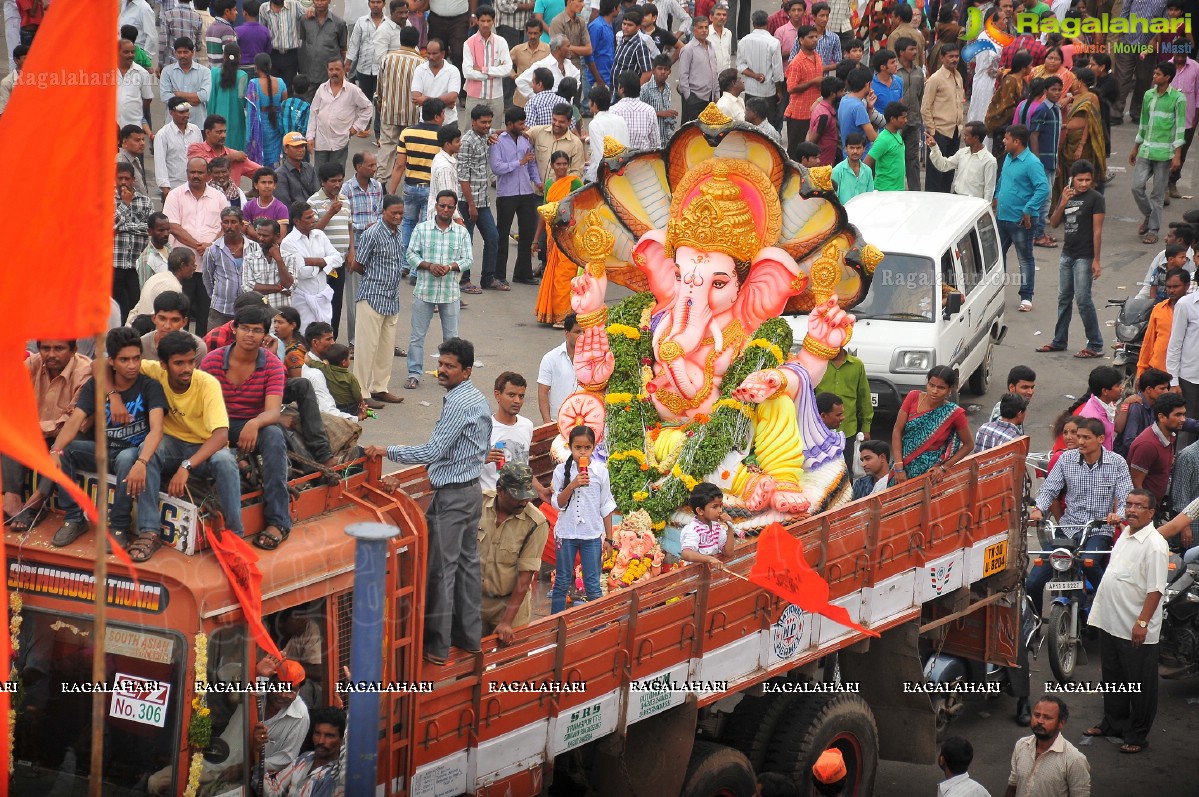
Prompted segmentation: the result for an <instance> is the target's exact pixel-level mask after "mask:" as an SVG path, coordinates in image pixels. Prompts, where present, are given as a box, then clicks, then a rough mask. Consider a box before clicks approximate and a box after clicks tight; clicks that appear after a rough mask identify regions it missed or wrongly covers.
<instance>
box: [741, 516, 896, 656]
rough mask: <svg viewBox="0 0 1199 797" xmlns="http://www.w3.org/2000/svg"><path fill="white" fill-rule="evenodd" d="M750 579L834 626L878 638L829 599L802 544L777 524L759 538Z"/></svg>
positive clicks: (826, 589)
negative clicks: (836, 624)
mask: <svg viewBox="0 0 1199 797" xmlns="http://www.w3.org/2000/svg"><path fill="white" fill-rule="evenodd" d="M749 580H750V581H751V582H753V583H754V584H757V585H758V586H759V587H761V588H762V589H764V590H766V591H767V592H773V593H774V594H775V595H778V596H779V597H780V598H783V599H785V600H788V601H790V602H791V603H794V604H795V605H796V606H798V607H799V608H801V609H803V610H804V611H805V612H812V613H813V614H819V615H822V616H824V617H827V618H828V619H830V620H832V621H833V622H835V623H840V624H841V625H843V626H846V627H848V628H852V629H853V630H855V631H861V632H862V633H863V634H869V635H870V636H878V632H877V631H871V630H870V629H869V628H863V627H862V626H860V625H858V624H857V623H855V622H854V621H853V620H851V619H850V617H849V612H847V611H845V609H844V608H842V607H840V606H834V605H833V604H831V603H829V600H828V594H829V590H828V584H827V583H826V582H825V580H824V579H823V578H821V577H820V574H819V573H817V572H816V571H815V570H813V569H812V568H811V567H810V566H809V565H808V562H807V560H806V559H804V555H803V545H802V544H801V543H800V541H799V540H797V539H796V538H795V537H792V536H791V535H790V534H788V533H787V530H786V529H784V528H783V527H782V526H781V525H780V524H778V523H771V524H770V525H769V526H767V527H766V528H764V529H762V533H761V534H760V535H759V536H758V553H757V556H756V557H755V559H754V566H753V569H752V570H750V571H749Z"/></svg>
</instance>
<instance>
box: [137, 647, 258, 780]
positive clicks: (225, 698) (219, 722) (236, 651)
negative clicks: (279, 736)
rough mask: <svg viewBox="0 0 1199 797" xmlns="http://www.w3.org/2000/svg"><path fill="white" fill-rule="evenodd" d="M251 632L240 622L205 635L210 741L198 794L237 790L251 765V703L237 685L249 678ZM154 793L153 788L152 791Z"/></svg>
mask: <svg viewBox="0 0 1199 797" xmlns="http://www.w3.org/2000/svg"><path fill="white" fill-rule="evenodd" d="M251 644H252V643H251V641H250V634H249V633H248V632H247V630H246V627H245V626H244V625H242V624H237V625H229V626H224V627H222V628H218V629H216V630H215V631H213V632H212V634H211V635H209V637H208V673H207V676H208V683H209V684H210V686H211V687H213V688H210V689H209V691H208V698H207V699H208V710H209V711H210V712H211V713H210V714H209V716H210V717H211V718H212V741H211V742H210V743H209V745H208V748H207V749H206V750H205V751H204V769H203V771H202V772H201V774H200V790H199V792H198V794H199V795H200V797H206V795H220V794H226V793H228V792H230V791H233V792H235V793H238V792H237V790H238V787H240V786H242V785H243V784H244V783H245V781H246V778H247V773H248V772H249V770H250V769H251V766H250V764H249V763H248V762H247V754H246V751H247V749H248V739H249V732H250V719H251V717H252V715H253V713H254V706H253V704H252V703H251V702H250V699H249V698H250V696H249V695H248V694H246V693H245V692H243V691H236V688H237V687H236V685H241V684H248V683H250V681H251V678H250V677H249V671H248V669H247V667H246V660H247V658H246V657H247V651H248V650H249V649H250V647H249V646H250V645H251ZM151 793H153V792H151Z"/></svg>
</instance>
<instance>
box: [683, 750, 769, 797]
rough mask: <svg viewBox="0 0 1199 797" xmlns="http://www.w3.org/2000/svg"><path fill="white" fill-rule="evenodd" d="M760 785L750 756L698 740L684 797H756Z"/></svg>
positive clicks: (686, 779)
mask: <svg viewBox="0 0 1199 797" xmlns="http://www.w3.org/2000/svg"><path fill="white" fill-rule="evenodd" d="M757 788H758V779H757V778H756V777H755V776H754V770H753V767H751V766H750V765H749V759H747V758H746V757H745V756H744V755H742V754H741V753H739V752H737V751H736V750H734V749H733V748H731V747H725V746H724V745H722V744H715V743H713V742H696V743H695V746H694V747H692V748H691V763H690V764H688V765H687V775H686V777H685V778H684V779H683V790H682V791H681V792H679V795H680V797H753V795H754V793H755V792H756V791H757Z"/></svg>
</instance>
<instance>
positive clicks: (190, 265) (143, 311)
mask: <svg viewBox="0 0 1199 797" xmlns="http://www.w3.org/2000/svg"><path fill="white" fill-rule="evenodd" d="M195 273H196V253H195V252H193V251H192V250H190V249H188V248H187V247H186V246H176V247H175V248H174V249H172V250H171V254H170V255H169V256H168V257H167V270H166V271H162V272H160V273H158V274H155V275H153V276H152V277H150V278H149V279H148V280H146V284H145V285H143V286H142V293H141V297H140V298H138V300H137V304H135V305H134V306H133V309H132V310H130V311H129V316H128V318H126V319H125V323H126V324H127V325H130V326H132V324H133V321H134V319H136V318H138V317H140V316H152V315H154V300H155V299H157V298H158V295H159V294H161V293H166V292H167V291H176V292H178V293H183V284H182V283H181V282H180V280H185V279H187V278H188V277H190V276H191V275H192V274H195Z"/></svg>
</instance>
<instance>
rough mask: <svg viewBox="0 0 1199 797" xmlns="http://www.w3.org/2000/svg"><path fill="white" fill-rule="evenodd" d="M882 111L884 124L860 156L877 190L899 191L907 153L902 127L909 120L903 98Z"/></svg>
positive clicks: (902, 184) (905, 175)
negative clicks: (864, 152)
mask: <svg viewBox="0 0 1199 797" xmlns="http://www.w3.org/2000/svg"><path fill="white" fill-rule="evenodd" d="M883 115H884V116H885V117H886V119H887V126H886V127H885V128H883V130H882V131H881V132H879V134H878V138H876V139H874V146H872V147H871V148H870V152H869V153H867V155H866V157H865V158H864V159H863V160H864V161H865V163H866V165H867V166H869V167H870V168H872V169H873V170H874V189H875V190H876V191H902V190H904V187H905V184H906V180H907V155H906V150H905V148H904V144H903V133H902V132H901V131H902V130H903V129H904V127H905V126H907V123H908V108H907V106H906V105H904V104H903V103H902V102H893V103H891V104H890V105H888V106H887V109H886V111H884V113H883Z"/></svg>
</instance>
